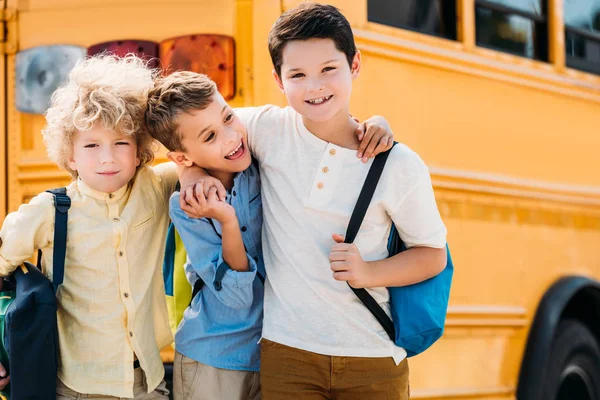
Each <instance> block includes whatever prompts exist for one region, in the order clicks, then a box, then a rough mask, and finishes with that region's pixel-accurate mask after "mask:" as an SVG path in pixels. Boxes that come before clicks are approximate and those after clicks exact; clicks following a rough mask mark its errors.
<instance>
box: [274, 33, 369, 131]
mask: <svg viewBox="0 0 600 400" xmlns="http://www.w3.org/2000/svg"><path fill="white" fill-rule="evenodd" d="M359 71H360V53H359V52H357V53H356V54H355V56H354V59H353V60H352V65H348V59H347V58H346V55H345V54H344V53H343V52H342V51H340V50H338V49H337V48H336V46H335V42H334V41H333V40H331V39H308V40H294V41H290V42H289V43H287V44H286V45H285V48H284V49H283V52H282V64H281V76H279V75H277V73H276V72H275V71H273V75H274V77H275V80H276V82H277V84H278V86H279V88H280V89H281V90H282V92H283V93H284V94H285V96H286V98H287V101H288V103H289V105H290V106H291V107H292V108H294V110H296V111H297V112H298V113H299V114H301V115H302V116H303V117H304V118H305V119H308V120H309V121H311V122H326V121H329V120H331V119H333V118H334V117H335V116H338V115H340V113H343V114H344V115H346V116H347V115H348V105H349V103H350V95H351V93H352V80H353V79H354V78H356V77H357V76H358V73H359Z"/></svg>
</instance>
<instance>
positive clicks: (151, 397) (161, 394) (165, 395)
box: [56, 368, 169, 400]
mask: <svg viewBox="0 0 600 400" xmlns="http://www.w3.org/2000/svg"><path fill="white" fill-rule="evenodd" d="M133 373H134V378H135V379H134V382H133V399H135V400H169V390H168V389H167V383H166V382H165V381H164V380H163V381H162V382H161V383H160V385H158V387H157V388H156V389H154V391H153V392H152V393H148V385H147V384H146V376H145V375H144V371H143V370H142V369H141V368H136V369H135V370H134V371H133ZM80 399H96V400H101V399H102V400H114V399H119V400H125V398H124V397H112V396H106V395H102V394H82V393H77V392H76V391H74V390H71V389H69V388H68V387H67V386H66V385H65V384H64V383H62V381H61V380H60V379H58V381H57V382H56V400H80Z"/></svg>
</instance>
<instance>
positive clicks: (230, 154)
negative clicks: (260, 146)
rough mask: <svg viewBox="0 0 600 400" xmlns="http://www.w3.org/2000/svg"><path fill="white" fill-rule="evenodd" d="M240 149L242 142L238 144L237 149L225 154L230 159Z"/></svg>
mask: <svg viewBox="0 0 600 400" xmlns="http://www.w3.org/2000/svg"><path fill="white" fill-rule="evenodd" d="M240 147H242V142H240V145H239V146H238V147H236V148H235V150H234V151H232V152H231V153H229V154H227V157H231V156H232V155H234V154H235V153H236V152H237V151H238V150H239V149H240Z"/></svg>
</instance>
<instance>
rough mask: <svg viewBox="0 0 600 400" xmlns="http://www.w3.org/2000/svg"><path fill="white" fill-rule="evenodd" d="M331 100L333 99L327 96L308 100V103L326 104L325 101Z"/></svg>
mask: <svg viewBox="0 0 600 400" xmlns="http://www.w3.org/2000/svg"><path fill="white" fill-rule="evenodd" d="M330 98H331V96H325V97H320V98H318V99H312V100H308V102H309V103H310V104H321V103H322V102H324V101H325V100H329V99H330Z"/></svg>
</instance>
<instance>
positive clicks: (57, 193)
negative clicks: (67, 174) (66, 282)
mask: <svg viewBox="0 0 600 400" xmlns="http://www.w3.org/2000/svg"><path fill="white" fill-rule="evenodd" d="M47 192H48V193H52V194H53V195H54V254H53V256H52V275H53V278H52V286H54V293H56V291H57V290H58V287H59V286H60V285H61V284H62V283H63V279H64V277H65V257H66V255H67V222H68V217H69V208H71V199H70V198H69V196H67V188H64V187H63V188H58V189H52V190H47ZM39 254H40V253H38V255H39ZM38 262H39V258H38Z"/></svg>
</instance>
